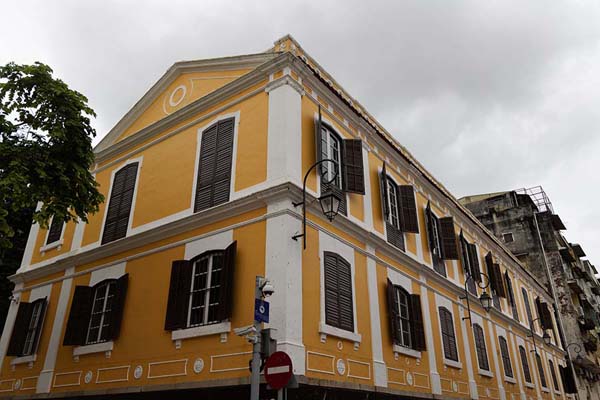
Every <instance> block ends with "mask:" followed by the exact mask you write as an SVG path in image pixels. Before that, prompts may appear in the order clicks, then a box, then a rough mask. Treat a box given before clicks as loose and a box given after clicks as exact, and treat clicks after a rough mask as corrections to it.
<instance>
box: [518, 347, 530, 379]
mask: <svg viewBox="0 0 600 400" xmlns="http://www.w3.org/2000/svg"><path fill="white" fill-rule="evenodd" d="M519 354H520V355H521V365H522V366H523V375H524V376H525V382H527V383H531V371H530V370H529V359H528V358H527V351H526V350H525V348H524V347H523V346H519Z"/></svg>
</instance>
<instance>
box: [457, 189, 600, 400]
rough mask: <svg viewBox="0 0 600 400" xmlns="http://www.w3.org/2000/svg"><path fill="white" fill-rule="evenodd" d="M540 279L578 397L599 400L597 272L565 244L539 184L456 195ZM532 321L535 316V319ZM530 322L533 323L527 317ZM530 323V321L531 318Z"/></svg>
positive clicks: (579, 252) (560, 224)
mask: <svg viewBox="0 0 600 400" xmlns="http://www.w3.org/2000/svg"><path fill="white" fill-rule="evenodd" d="M460 202H461V203H462V204H463V205H464V206H466V207H467V208H468V209H469V210H470V211H471V212H472V213H473V214H474V215H475V216H476V217H477V218H478V219H479V220H480V221H481V222H482V223H483V224H484V225H485V226H486V227H487V228H488V229H489V230H490V231H491V232H492V233H493V234H494V235H495V236H496V237H498V238H499V239H500V240H502V241H503V242H504V244H505V245H506V247H508V248H509V249H510V250H511V251H512V252H513V254H514V255H515V256H516V257H517V258H519V260H520V261H521V262H522V263H523V264H524V265H525V266H526V267H527V268H528V269H529V271H530V272H531V273H532V274H533V275H534V276H535V277H536V278H537V279H538V280H539V281H540V282H542V283H543V286H544V287H545V288H546V290H547V291H548V293H549V294H550V295H551V296H552V297H553V298H554V300H555V305H554V312H555V314H556V320H557V321H558V322H559V324H558V325H559V327H558V330H559V332H553V333H554V334H555V335H557V336H558V337H559V338H560V340H561V341H562V342H563V345H564V346H565V347H567V346H568V351H569V357H570V361H571V362H572V365H573V368H574V371H575V374H576V377H577V379H576V381H577V389H578V395H579V398H580V399H600V357H599V356H600V353H599V352H598V338H599V336H600V318H599V315H600V314H599V311H600V285H599V283H598V280H597V278H596V276H595V275H596V274H597V270H596V269H595V267H594V266H593V265H592V264H591V263H590V262H589V261H588V260H584V259H583V258H584V257H585V256H586V254H585V252H584V251H583V249H582V248H581V246H580V245H578V244H574V243H569V242H568V241H567V240H566V239H565V237H564V236H563V234H562V231H564V230H565V229H566V228H565V226H564V224H563V222H562V221H561V219H560V217H559V216H558V215H557V214H556V213H555V212H554V209H553V207H552V203H551V202H550V200H549V198H548V196H547V195H546V193H545V192H544V190H543V189H542V188H541V187H539V186H538V187H535V188H531V189H520V190H511V191H506V192H498V193H488V194H480V195H473V196H466V197H463V198H462V199H460ZM534 321H535V320H534ZM530 323H532V321H530ZM533 323H535V322H533Z"/></svg>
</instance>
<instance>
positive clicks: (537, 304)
mask: <svg viewBox="0 0 600 400" xmlns="http://www.w3.org/2000/svg"><path fill="white" fill-rule="evenodd" d="M535 311H536V312H537V316H538V318H539V319H540V325H541V324H543V318H544V316H543V315H542V302H541V301H540V298H539V296H538V297H536V298H535ZM533 328H534V329H535V326H534V327H533Z"/></svg>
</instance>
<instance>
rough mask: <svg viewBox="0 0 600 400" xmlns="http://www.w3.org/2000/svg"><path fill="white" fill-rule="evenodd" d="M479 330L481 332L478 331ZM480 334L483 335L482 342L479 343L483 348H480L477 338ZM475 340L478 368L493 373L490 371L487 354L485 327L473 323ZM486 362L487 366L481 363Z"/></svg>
mask: <svg viewBox="0 0 600 400" xmlns="http://www.w3.org/2000/svg"><path fill="white" fill-rule="evenodd" d="M477 329H479V331H478V330H477ZM477 333H479V334H480V335H481V340H480V341H479V342H480V343H481V344H482V345H483V346H480V345H479V343H478V340H477V336H478V334H477ZM473 340H474V342H475V351H476V353H477V366H478V367H479V369H480V370H482V371H486V372H491V371H490V360H489V357H488V354H487V344H486V342H485V330H484V329H483V326H481V325H480V324H478V323H473ZM482 360H485V365H484V366H482V365H481V361H482Z"/></svg>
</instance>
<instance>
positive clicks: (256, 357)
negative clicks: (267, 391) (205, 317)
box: [250, 276, 265, 400]
mask: <svg viewBox="0 0 600 400" xmlns="http://www.w3.org/2000/svg"><path fill="white" fill-rule="evenodd" d="M264 281H265V278H263V277H262V276H257V277H256V283H255V286H254V298H255V299H258V300H262V285H263V283H264ZM254 329H255V332H256V333H255V335H256V339H255V340H254V344H253V345H252V364H251V368H252V375H251V376H250V400H258V395H259V392H260V341H261V334H260V331H261V329H262V323H260V322H258V321H256V319H255V320H254Z"/></svg>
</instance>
